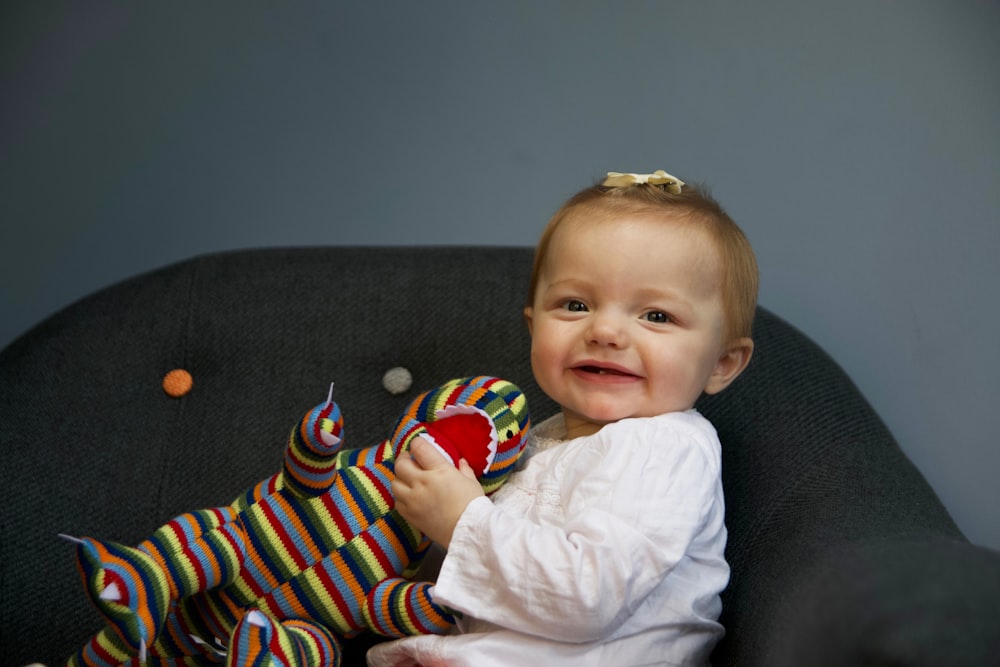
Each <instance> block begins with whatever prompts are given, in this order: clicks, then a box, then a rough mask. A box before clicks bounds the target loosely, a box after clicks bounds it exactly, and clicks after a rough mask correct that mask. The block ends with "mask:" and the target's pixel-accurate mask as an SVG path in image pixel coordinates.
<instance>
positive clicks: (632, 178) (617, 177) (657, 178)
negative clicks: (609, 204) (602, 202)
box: [601, 169, 684, 195]
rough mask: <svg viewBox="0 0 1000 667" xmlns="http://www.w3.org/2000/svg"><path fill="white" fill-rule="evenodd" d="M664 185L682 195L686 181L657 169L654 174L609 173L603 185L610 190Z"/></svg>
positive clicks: (670, 190)
mask: <svg viewBox="0 0 1000 667" xmlns="http://www.w3.org/2000/svg"><path fill="white" fill-rule="evenodd" d="M644 183H645V184H649V185H663V186H665V187H666V188H667V191H669V192H672V193H674V194H675V195H679V194H680V193H681V187H683V185H684V181H682V180H681V179H679V178H677V177H676V176H671V175H670V174H668V173H667V172H665V171H663V170H662V169H657V170H656V171H654V172H653V173H652V174H623V173H621V172H617V171H609V172H608V177H607V178H606V179H604V182H603V183H601V185H603V186H605V187H608V188H625V187H628V186H630V185H642V184H644Z"/></svg>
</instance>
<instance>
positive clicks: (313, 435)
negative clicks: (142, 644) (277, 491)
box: [284, 385, 344, 498]
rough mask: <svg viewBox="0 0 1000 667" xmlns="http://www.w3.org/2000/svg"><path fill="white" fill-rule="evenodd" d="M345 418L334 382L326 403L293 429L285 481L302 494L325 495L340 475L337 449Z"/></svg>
mask: <svg viewBox="0 0 1000 667" xmlns="http://www.w3.org/2000/svg"><path fill="white" fill-rule="evenodd" d="M343 438H344V419H343V417H342V416H341V414H340V407H339V406H338V405H337V404H336V403H335V402H334V401H333V386H332V385H331V387H330V396H328V397H327V400H326V402H325V403H321V404H320V405H317V406H316V407H315V408H313V409H312V410H310V411H309V412H308V413H306V416H305V417H303V418H302V421H301V422H299V424H298V425H296V427H295V428H293V429H292V433H291V435H290V436H289V438H288V446H287V447H285V467H284V485H285V487H286V488H288V489H290V490H291V491H292V492H293V493H295V494H296V495H298V496H299V497H302V498H310V497H315V496H319V495H322V494H323V493H325V492H326V491H327V490H328V489H329V488H330V485H331V484H333V479H334V478H335V477H336V475H337V457H336V456H335V455H336V453H337V451H338V450H340V448H341V446H342V445H343Z"/></svg>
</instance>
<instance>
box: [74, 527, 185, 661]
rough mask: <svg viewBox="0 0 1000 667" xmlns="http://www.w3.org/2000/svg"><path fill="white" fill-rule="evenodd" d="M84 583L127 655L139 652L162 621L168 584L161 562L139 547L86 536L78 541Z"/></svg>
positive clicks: (165, 609) (157, 629)
mask: <svg viewBox="0 0 1000 667" xmlns="http://www.w3.org/2000/svg"><path fill="white" fill-rule="evenodd" d="M78 544H79V546H78V547H77V565H78V567H79V570H80V575H81V577H82V578H83V584H84V586H85V587H86V588H87V591H88V593H89V594H90V597H91V600H92V601H93V602H94V604H95V605H96V606H97V609H98V611H100V612H101V615H102V616H104V619H105V620H106V621H107V622H108V624H109V625H110V626H112V627H113V628H114V629H115V631H116V632H117V633H118V635H119V636H120V637H121V638H122V640H123V641H124V642H125V644H126V645H127V646H128V647H129V648H130V649H131V651H132V655H136V654H138V653H140V652H144V651H145V649H146V647H148V646H149V645H150V644H152V643H153V641H154V640H155V638H156V635H157V633H159V631H160V628H161V627H162V626H163V622H164V620H165V617H166V613H167V605H168V604H169V603H170V587H169V585H168V583H167V580H166V579H167V578H166V576H165V575H164V573H163V571H162V570H161V569H160V566H159V565H158V564H157V563H156V561H155V560H153V558H152V557H151V556H150V555H149V554H147V553H145V552H142V551H139V550H138V549H132V548H131V547H125V546H122V545H120V544H115V543H113V542H99V541H97V540H93V539H90V538H84V539H82V540H78Z"/></svg>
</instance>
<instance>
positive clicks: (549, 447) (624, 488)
mask: <svg viewBox="0 0 1000 667" xmlns="http://www.w3.org/2000/svg"><path fill="white" fill-rule="evenodd" d="M561 433H565V425H564V422H563V420H562V417H561V416H560V415H557V416H556V417H554V418H552V419H549V420H547V421H546V422H543V423H542V424H540V425H539V426H536V427H535V428H534V429H533V430H532V434H531V438H530V440H529V444H528V450H527V451H526V452H525V455H524V457H523V458H522V461H521V462H520V464H519V469H518V470H517V471H516V472H515V473H513V474H512V475H511V477H510V478H509V480H508V481H507V483H506V484H505V485H504V486H503V487H502V488H501V489H500V490H499V491H497V492H496V493H495V494H494V495H493V498H492V500H491V499H488V498H479V499H477V500H475V501H473V502H472V503H470V504H469V506H468V507H467V508H466V510H465V512H464V513H463V514H462V516H461V518H460V520H459V522H458V524H457V526H456V527H455V531H454V534H453V537H452V541H451V546H450V548H449V551H448V554H447V556H446V557H445V559H444V562H443V564H442V566H441V571H440V575H439V577H438V580H437V583H436V585H435V587H434V599H435V601H436V602H438V603H440V604H442V605H445V606H447V607H450V608H452V609H456V610H458V611H460V612H462V614H463V615H464V618H463V619H462V621H461V622H460V624H459V628H458V630H459V634H452V635H448V636H443V637H442V636H421V637H409V638H405V639H401V640H397V641H395V642H390V643H386V644H381V645H378V646H376V647H375V648H373V649H372V650H371V651H369V653H368V663H369V665H371V666H372V667H385V666H388V665H394V666H398V665H415V664H420V665H424V666H425V667H430V666H432V665H474V666H475V667H485V666H488V665H530V664H536V665H546V666H549V665H551V666H553V667H557V666H559V665H573V666H574V667H585V666H590V665H595V666H596V665H615V666H618V665H621V666H629V665H675V664H676V665H700V664H707V663H708V656H709V654H710V653H711V650H712V648H713V647H714V645H715V643H716V642H717V641H718V639H719V638H720V637H721V636H722V634H723V629H722V626H721V625H719V624H718V622H717V619H718V617H719V613H720V611H721V602H720V599H719V593H721V591H722V590H723V589H724V588H725V586H726V584H727V583H728V580H729V566H728V565H727V563H726V561H725V558H724V554H723V552H724V549H725V545H726V527H725V523H724V501H723V495H722V481H721V475H720V472H721V451H720V449H721V448H720V445H719V441H718V437H717V435H716V433H715V429H714V428H713V427H712V425H711V424H710V423H709V422H708V420H706V419H705V418H704V417H702V416H701V415H700V414H698V413H697V412H696V411H694V410H689V411H687V412H683V413H669V414H665V415H661V416H658V417H650V418H640V419H625V420H622V421H619V422H616V423H613V424H608V425H607V426H605V427H603V428H602V429H601V430H600V431H598V432H597V433H595V434H593V435H590V436H585V437H582V438H575V439H573V440H567V441H563V440H561V439H560V435H561Z"/></svg>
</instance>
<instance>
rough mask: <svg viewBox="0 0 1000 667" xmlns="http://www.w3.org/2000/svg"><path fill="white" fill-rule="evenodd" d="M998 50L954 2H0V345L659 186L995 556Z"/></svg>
mask: <svg viewBox="0 0 1000 667" xmlns="http://www.w3.org/2000/svg"><path fill="white" fill-rule="evenodd" d="M998 37H1000V4H997V3H996V2H992V1H982V2H974V1H972V0H963V1H958V2H952V1H946V0H940V1H937V2H933V1H930V0H923V1H920V0H910V1H909V2H886V1H868V0H846V1H842V2H828V3H815V2H806V3H803V2H797V1H783V0H762V1H760V2H754V3H737V2H718V1H709V2H700V3H682V2H667V1H662V2H636V1H632V2H587V1H573V2H570V1H565V2H546V1H542V2H535V1H519V2H467V1H459V0H455V1H454V2H403V1H399V2H366V3H350V4H348V3H343V2H329V3H315V4H312V3H297V4H296V5H295V8H288V7H286V6H285V4H283V3H263V2H259V3H221V2H212V3H202V2H191V3H184V2H162V3H114V4H112V3H107V2H86V3H84V2H68V1H67V2H51V1H48V0H45V1H39V2H10V1H8V2H6V3H4V5H3V8H2V9H0V319H2V323H0V345H4V344H6V343H8V342H10V340H12V339H13V338H14V337H15V336H17V335H19V334H20V333H22V332H23V331H25V330H26V329H27V328H28V327H30V326H31V325H33V324H34V323H36V322H37V321H39V320H40V319H41V318H43V317H44V316H46V315H48V314H50V313H52V312H54V311H55V310H57V309H58V308H60V307H62V306H63V305H65V304H67V303H69V302H71V301H73V300H75V299H77V298H79V297H81V296H84V295H85V294H87V293H90V292H92V291H93V290H95V289H98V288H100V287H102V286H104V285H106V284H108V283H110V282H113V281H117V280H120V279H123V278H126V277H127V276H129V275H131V274H134V273H136V272H139V271H144V270H147V269H151V268H155V267H157V266H160V265H163V264H165V263H168V262H172V261H174V260H179V259H182V258H185V257H188V256H190V255H193V254H196V253H202V252H208V251H215V250H222V249H230V248H241V247H247V246H262V245H279V244H283V245H303V244H388V243H391V244H514V245H529V244H532V243H533V242H534V241H535V238H536V236H537V234H538V232H539V229H540V228H541V226H542V224H543V223H544V221H545V220H546V218H547V217H548V216H549V214H550V213H551V212H552V211H553V209H555V208H556V206H558V204H559V203H560V202H561V200H562V199H563V198H564V197H566V196H567V195H569V194H570V193H572V192H573V191H575V190H576V189H578V188H579V187H582V186H583V185H585V184H587V183H589V182H591V181H592V180H593V179H595V178H597V177H599V176H600V175H601V174H602V173H603V172H604V171H607V170H609V169H613V170H621V171H637V170H639V171H645V170H652V169H655V168H658V167H662V168H664V169H667V170H668V171H672V172H674V173H677V174H678V175H680V176H682V177H684V178H687V179H690V180H700V181H706V182H708V183H709V184H710V185H711V186H712V187H713V190H714V192H715V194H716V195H717V196H718V197H719V198H720V199H721V200H722V201H723V202H724V203H725V204H726V205H727V207H728V208H729V209H730V211H731V213H732V214H733V215H734V217H736V218H737V219H738V220H739V221H740V222H741V223H742V225H743V226H744V227H745V229H746V230H747V232H748V234H749V236H750V238H751V240H752V242H753V243H754V245H755V246H756V249H757V252H758V254H759V257H760V263H761V266H762V271H763V276H762V277H763V285H762V299H761V300H762V303H763V304H764V305H766V306H768V307H770V308H771V309H772V310H775V311H777V312H778V313H779V314H781V315H782V316H784V317H785V318H787V319H788V320H790V321H791V322H792V323H794V324H796V325H797V326H799V327H800V328H802V329H803V330H805V331H806V332H807V333H808V334H810V335H811V336H812V337H813V338H815V339H816V340H817V341H818V342H820V343H821V344H822V345H824V346H825V347H826V348H827V349H828V350H829V351H830V352H831V353H832V354H833V356H834V357H835V358H836V359H837V360H838V361H840V363H841V364H842V365H843V366H844V367H845V368H846V370H847V371H848V372H849V373H850V374H851V375H852V376H853V377H854V379H855V380H856V381H857V383H858V384H859V385H860V387H861V389H862V390H863V391H864V392H865V394H866V395H867V396H868V397H869V399H870V400H871V401H872V402H873V403H874V404H875V406H876V408H877V409H878V410H879V411H880V413H881V414H882V416H883V417H884V418H885V420H886V421H887V422H888V424H889V426H890V427H891V428H892V430H893V432H894V433H895V434H896V436H897V437H898V439H899V440H900V442H901V444H902V446H903V448H904V449H905V450H906V451H907V452H908V453H909V455H910V456H911V457H912V459H913V460H914V461H915V463H916V464H917V465H918V466H919V467H920V469H921V470H922V471H923V472H924V474H925V475H926V476H927V477H928V478H929V479H930V481H931V483H932V484H933V486H934V487H935V488H936V490H937V491H938V493H939V494H940V495H941V497H942V498H943V500H944V501H945V503H946V505H947V506H948V507H949V508H950V510H951V511H952V513H953V514H954V516H955V517H956V519H957V520H958V522H959V524H960V525H961V527H962V528H963V529H964V530H965V532H966V533H967V534H968V535H969V537H970V538H971V539H972V540H973V541H975V542H978V543H981V544H985V545H989V546H992V547H994V548H1000V521H998V520H997V518H996V515H997V508H998V507H1000V485H998V484H997V483H996V477H997V473H998V472H1000V452H998V449H997V447H996V446H995V445H994V443H995V442H996V441H997V433H998V432H1000V406H998V398H1000V392H998V389H997V378H998V377H1000V355H998V353H997V341H998V340H1000V313H998V308H997V301H998V299H997V296H996V291H997V289H998V287H1000V261H998V259H997V257H996V255H997V251H998V250H1000V182H998V176H1000V84H998V82H1000V78H998V76H997V73H996V72H997V69H996V68H997V64H998V63H1000V39H998Z"/></svg>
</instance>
